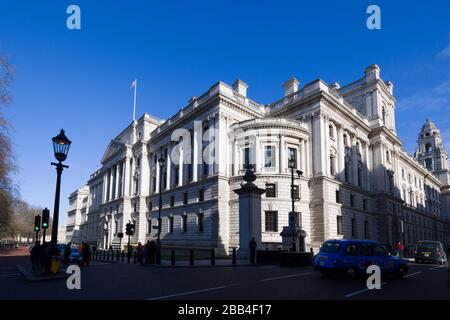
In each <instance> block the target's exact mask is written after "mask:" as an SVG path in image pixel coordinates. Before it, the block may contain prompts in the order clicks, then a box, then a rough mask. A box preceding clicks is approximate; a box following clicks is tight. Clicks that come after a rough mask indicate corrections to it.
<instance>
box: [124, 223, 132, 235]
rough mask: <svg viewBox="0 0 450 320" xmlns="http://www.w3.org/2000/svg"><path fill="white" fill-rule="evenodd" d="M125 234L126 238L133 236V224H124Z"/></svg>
mask: <svg viewBox="0 0 450 320" xmlns="http://www.w3.org/2000/svg"><path fill="white" fill-rule="evenodd" d="M125 234H126V235H127V236H132V235H133V234H134V224H132V223H129V222H128V223H127V224H126V228H125Z"/></svg>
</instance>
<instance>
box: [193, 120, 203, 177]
mask: <svg viewBox="0 0 450 320" xmlns="http://www.w3.org/2000/svg"><path fill="white" fill-rule="evenodd" d="M201 146H202V124H201V122H200V121H195V122H194V146H193V148H192V152H193V153H194V154H193V163H192V181H193V182H195V181H197V180H198V170H199V166H200V164H201V161H202V148H201ZM199 162H200V163H199Z"/></svg>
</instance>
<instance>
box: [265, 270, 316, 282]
mask: <svg viewBox="0 0 450 320" xmlns="http://www.w3.org/2000/svg"><path fill="white" fill-rule="evenodd" d="M308 274H312V273H311V272H305V273H296V274H290V275H288V276H282V277H275V278H266V279H261V280H259V281H272V280H279V279H285V278H292V277H300V276H306V275H308Z"/></svg>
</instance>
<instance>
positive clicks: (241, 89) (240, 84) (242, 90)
mask: <svg viewBox="0 0 450 320" xmlns="http://www.w3.org/2000/svg"><path fill="white" fill-rule="evenodd" d="M247 88H248V85H247V84H246V83H245V82H244V81H242V80H239V79H237V80H236V81H235V82H234V83H233V89H234V91H236V92H237V93H239V94H240V95H243V96H244V97H246V96H247Z"/></svg>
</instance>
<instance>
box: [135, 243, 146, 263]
mask: <svg viewBox="0 0 450 320" xmlns="http://www.w3.org/2000/svg"><path fill="white" fill-rule="evenodd" d="M136 256H137V262H138V263H140V264H143V262H144V260H143V258H144V248H143V247H142V244H141V243H140V242H138V245H137V248H136Z"/></svg>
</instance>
